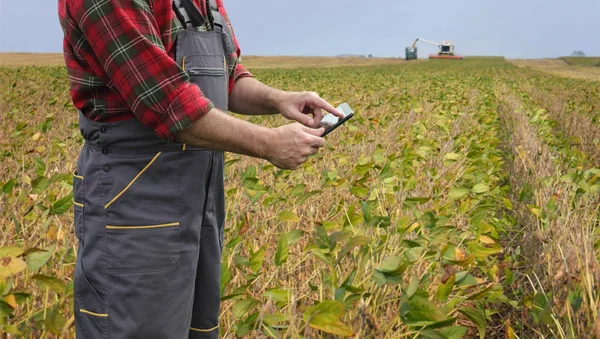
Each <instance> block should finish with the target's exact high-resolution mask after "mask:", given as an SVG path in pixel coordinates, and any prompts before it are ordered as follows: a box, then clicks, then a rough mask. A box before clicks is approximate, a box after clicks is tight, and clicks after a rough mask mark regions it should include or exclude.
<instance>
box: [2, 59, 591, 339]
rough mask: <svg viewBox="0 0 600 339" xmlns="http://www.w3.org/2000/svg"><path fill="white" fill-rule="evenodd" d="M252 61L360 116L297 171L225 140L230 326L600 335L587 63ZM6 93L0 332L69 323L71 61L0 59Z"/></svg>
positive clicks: (225, 331) (390, 333)
mask: <svg viewBox="0 0 600 339" xmlns="http://www.w3.org/2000/svg"><path fill="white" fill-rule="evenodd" d="M265 62H266V61H265ZM258 66H259V65H255V67H253V68H252V67H251V70H252V71H253V72H254V74H255V75H256V76H257V77H258V78H259V79H261V80H262V81H263V82H265V83H268V84H270V85H273V86H276V87H280V88H284V89H287V90H308V89H310V90H315V91H317V92H319V93H320V94H321V95H322V96H323V97H325V98H327V99H329V100H330V101H332V103H334V104H339V103H341V102H344V101H347V102H348V103H349V104H350V105H351V106H353V108H354V109H355V110H356V116H355V117H354V118H353V119H352V120H351V121H350V122H349V123H348V124H346V125H345V126H344V127H343V128H340V129H338V130H336V131H335V132H334V133H332V134H331V135H330V136H328V137H327V141H328V146H327V147H326V148H325V149H323V150H322V152H321V153H320V154H319V155H318V156H315V157H314V158H312V159H310V160H309V161H308V162H307V163H306V164H305V166H304V167H303V168H302V169H301V170H298V171H280V170H277V169H276V168H274V167H273V166H272V165H270V164H268V163H267V162H264V161H260V160H257V159H252V158H246V157H240V156H237V155H233V154H228V155H227V159H226V160H227V167H226V185H227V215H228V221H227V230H226V236H225V237H226V239H225V247H224V256H223V264H222V279H221V285H222V286H221V288H222V299H223V305H222V314H221V322H220V325H221V334H222V336H223V337H224V338H235V337H240V338H241V337H244V338H263V337H289V338H334V337H343V336H346V337H353V338H416V337H420V338H463V337H466V338H477V337H479V338H484V337H485V338H594V337H595V338H600V319H599V318H598V317H599V314H598V310H599V309H600V266H599V262H598V259H599V258H600V252H599V250H600V221H599V216H600V207H599V204H600V83H599V82H598V81H591V80H584V79H574V78H567V77H558V76H555V75H552V74H549V73H546V72H540V71H538V70H536V69H532V68H528V67H524V68H523V67H517V66H515V65H513V64H511V63H509V62H505V61H504V60H501V59H467V60H465V61H463V62H454V61H436V62H416V63H406V62H398V63H397V64H390V65H379V66H368V67H366V66H360V67H359V66H347V67H329V68H311V67H305V68H287V69H283V68H263V67H258ZM303 66H308V65H307V64H304V65H303ZM0 95H1V98H0V114H1V115H0V119H1V120H0V142H1V144H0V159H1V162H0V189H1V192H0V203H1V208H0V209H1V215H0V223H1V225H2V230H3V231H2V235H1V237H0V331H3V332H5V333H7V334H8V335H5V337H9V338H10V337H13V336H12V335H10V334H9V333H12V334H15V336H14V337H19V335H23V336H24V337H26V338H74V334H73V333H74V330H73V327H72V325H73V316H72V313H73V312H72V306H73V304H72V301H71V299H72V294H73V291H72V274H73V268H74V262H75V258H76V255H77V253H76V248H77V244H76V240H75V236H74V234H73V229H72V213H73V212H72V192H71V184H72V175H71V173H72V172H73V170H74V166H75V162H76V157H77V153H78V151H79V149H80V147H81V143H82V138H81V136H80V134H79V131H78V129H77V121H76V119H75V117H76V114H75V110H74V108H73V106H72V104H71V101H70V97H69V93H68V81H67V78H66V73H65V70H64V69H63V68H62V67H49V66H48V67H25V66H22V67H10V68H0ZM248 119H249V120H251V121H253V122H256V123H261V124H266V125H269V126H277V125H280V124H283V123H285V121H284V120H283V119H281V118H277V117H268V118H258V117H252V118H248Z"/></svg>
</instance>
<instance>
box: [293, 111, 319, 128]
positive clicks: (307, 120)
mask: <svg viewBox="0 0 600 339" xmlns="http://www.w3.org/2000/svg"><path fill="white" fill-rule="evenodd" d="M289 118H290V119H292V120H295V121H297V122H299V123H301V124H302V125H304V126H307V127H313V126H314V124H315V122H314V120H313V118H311V116H310V115H307V114H304V113H302V112H300V111H294V112H293V113H292V114H290V115H289Z"/></svg>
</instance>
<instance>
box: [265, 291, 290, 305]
mask: <svg viewBox="0 0 600 339" xmlns="http://www.w3.org/2000/svg"><path fill="white" fill-rule="evenodd" d="M289 295H290V293H289V292H288V291H286V290H282V289H277V288H275V289H272V290H268V291H267V292H265V294H264V297H265V298H270V299H271V300H273V301H275V302H281V303H287V302H288V300H289Z"/></svg>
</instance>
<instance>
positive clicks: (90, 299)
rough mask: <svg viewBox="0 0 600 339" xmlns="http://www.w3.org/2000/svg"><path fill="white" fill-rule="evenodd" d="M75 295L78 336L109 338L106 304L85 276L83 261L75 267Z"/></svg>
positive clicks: (78, 262) (79, 261)
mask: <svg viewBox="0 0 600 339" xmlns="http://www.w3.org/2000/svg"><path fill="white" fill-rule="evenodd" d="M73 280H74V293H75V312H76V315H77V319H76V329H77V335H78V336H79V335H80V334H81V336H82V337H83V338H98V335H101V338H107V337H108V312H107V310H106V304H105V302H104V301H103V300H102V299H101V298H100V296H99V295H98V293H97V292H96V289H94V287H93V286H92V284H90V281H89V280H88V279H87V277H86V275H85V271H84V269H83V267H82V263H81V260H78V261H77V264H76V265H75V276H74V277H73Z"/></svg>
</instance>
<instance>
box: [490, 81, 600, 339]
mask: <svg viewBox="0 0 600 339" xmlns="http://www.w3.org/2000/svg"><path fill="white" fill-rule="evenodd" d="M497 96H498V98H499V99H500V100H501V106H500V110H499V114H500V119H501V121H502V123H503V125H504V128H505V134H506V136H507V138H508V140H507V144H506V150H507V152H509V154H511V155H512V158H509V159H507V165H506V168H507V171H508V173H509V177H510V187H511V195H512V197H511V200H512V202H513V205H514V210H513V211H514V214H515V218H516V219H517V220H518V221H519V223H520V229H519V231H520V232H521V233H520V234H518V235H517V241H516V245H515V249H518V250H519V251H520V255H521V256H522V261H523V269H522V270H521V272H520V274H521V278H520V279H523V280H522V281H523V283H521V284H519V285H522V286H527V287H528V290H527V291H525V292H527V293H531V295H532V296H535V295H540V296H541V297H542V298H546V301H547V303H548V305H549V307H550V309H551V312H550V314H549V315H548V316H549V317H550V318H549V319H550V321H549V323H547V324H546V325H547V326H544V325H542V324H539V325H533V326H531V327H529V328H528V327H527V326H529V325H532V324H533V322H532V321H531V319H530V320H529V321H524V319H527V318H529V317H531V316H532V313H535V311H536V310H535V309H532V310H531V313H528V312H526V310H524V312H523V314H522V315H521V317H522V318H521V319H522V324H523V326H526V327H525V328H523V331H524V332H525V335H527V337H540V338H545V337H546V335H551V337H558V338H565V337H572V336H573V335H574V333H590V331H592V330H593V326H594V322H595V320H596V318H597V317H598V314H597V311H596V310H597V309H598V297H597V295H596V294H597V290H598V278H599V273H600V267H598V263H597V261H596V259H595V254H594V246H593V245H594V244H593V238H594V235H593V226H594V223H595V222H597V221H596V219H597V217H598V202H597V199H586V198H583V197H576V194H575V188H574V187H573V185H571V184H567V183H565V182H564V181H563V180H561V177H562V176H563V175H564V174H565V173H566V172H567V170H568V168H564V166H561V163H562V162H563V161H564V159H562V158H561V154H559V153H557V152H555V151H554V150H553V149H552V148H551V147H549V145H548V144H546V143H545V142H544V141H543V140H541V139H540V137H539V136H538V131H537V129H536V127H535V126H533V125H532V124H531V122H530V117H528V115H527V114H526V111H525V109H524V108H523V107H522V105H521V103H520V101H519V100H518V99H517V97H516V96H514V95H513V94H512V93H510V92H509V91H508V90H507V89H506V88H502V87H499V88H498V90H497ZM540 293H541V294H540ZM573 293H581V295H582V299H583V301H582V302H583V305H582V307H581V308H580V309H579V312H578V313H580V314H573V309H572V307H571V305H570V303H569V301H568V299H569V298H570V296H571V295H572V294H573ZM549 294H551V295H552V296H548V295H549ZM544 295H546V296H544ZM526 298H527V297H526ZM582 310H586V311H585V312H588V313H589V314H586V315H583V314H581V312H582ZM537 313H538V314H539V311H538V312H537ZM567 319H568V320H567ZM515 320H518V319H515ZM573 331H574V333H573Z"/></svg>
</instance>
